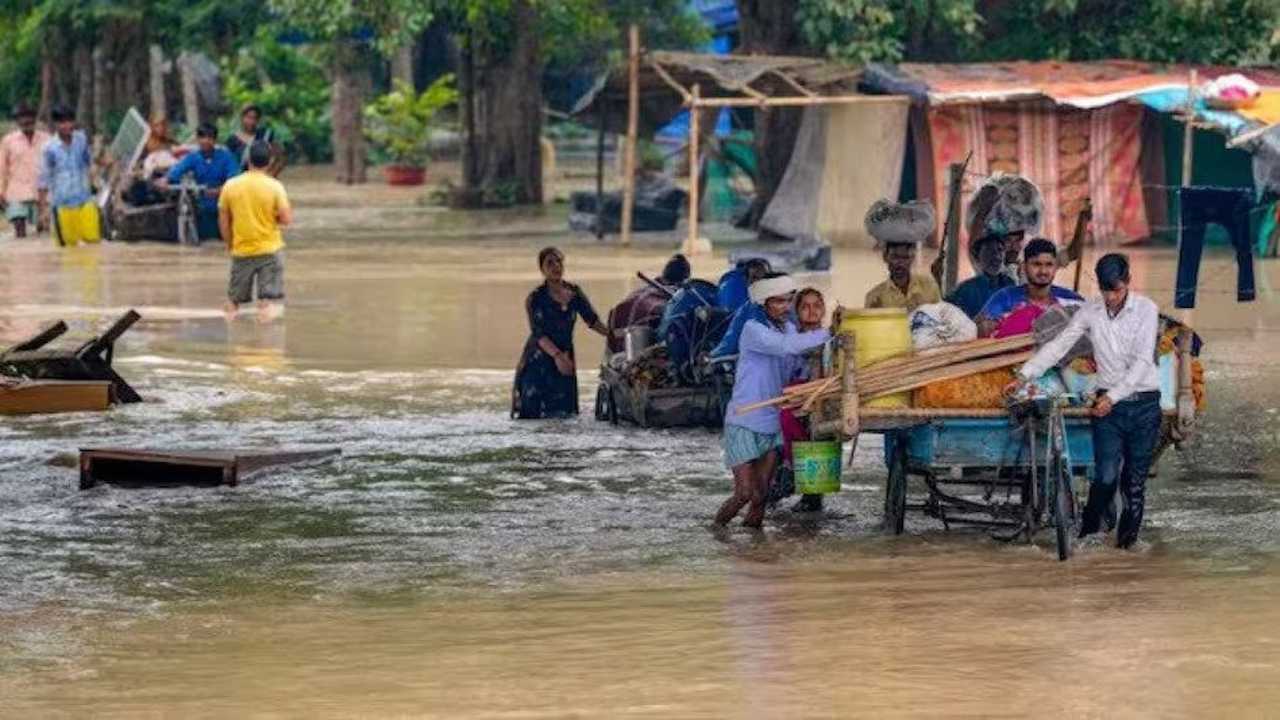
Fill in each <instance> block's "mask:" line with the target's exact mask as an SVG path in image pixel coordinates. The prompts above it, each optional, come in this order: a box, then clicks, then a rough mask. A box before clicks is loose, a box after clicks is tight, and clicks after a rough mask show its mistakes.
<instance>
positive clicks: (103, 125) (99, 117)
mask: <svg viewBox="0 0 1280 720" xmlns="http://www.w3.org/2000/svg"><path fill="white" fill-rule="evenodd" d="M92 57H93V127H94V129H95V132H96V133H97V134H99V135H105V136H106V137H111V130H112V128H108V127H107V106H108V105H109V104H110V103H109V101H108V100H107V88H108V87H110V84H109V82H108V80H107V53H106V51H105V50H104V49H103V47H102V45H97V46H95V47H94V48H93V55H92Z"/></svg>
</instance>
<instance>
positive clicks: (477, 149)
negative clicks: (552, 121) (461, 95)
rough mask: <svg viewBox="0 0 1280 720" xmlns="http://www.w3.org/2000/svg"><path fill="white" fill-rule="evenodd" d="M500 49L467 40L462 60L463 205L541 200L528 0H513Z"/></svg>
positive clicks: (538, 87)
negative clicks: (467, 54) (467, 57)
mask: <svg viewBox="0 0 1280 720" xmlns="http://www.w3.org/2000/svg"><path fill="white" fill-rule="evenodd" d="M512 12H513V13H514V18H515V19H514V22H513V23H512V27H513V28H515V32H514V34H513V35H512V36H511V37H508V38H503V39H502V40H501V42H502V43H503V47H502V49H495V48H491V47H488V46H486V45H484V44H483V43H475V42H472V43H471V44H470V45H471V46H470V48H469V52H470V53H471V55H472V57H471V60H470V62H468V63H466V65H465V66H464V71H465V72H464V75H465V77H464V79H463V82H464V90H465V91H466V92H467V98H466V100H467V102H466V103H465V104H464V107H463V112H464V113H466V114H467V115H468V117H467V118H466V121H465V123H464V126H465V127H466V128H467V134H468V136H469V137H468V138H467V142H466V143H464V145H463V152H464V158H463V168H464V176H463V191H462V195H461V197H459V198H457V202H458V203H459V204H461V205H463V206H465V207H482V206H495V205H526V204H537V203H541V202H542V150H541V147H540V144H539V141H540V139H541V137H542V49H541V47H540V46H539V43H538V35H537V32H536V30H535V29H534V28H536V27H537V12H536V11H535V10H534V8H533V5H532V3H531V2H530V0H513V2H512Z"/></svg>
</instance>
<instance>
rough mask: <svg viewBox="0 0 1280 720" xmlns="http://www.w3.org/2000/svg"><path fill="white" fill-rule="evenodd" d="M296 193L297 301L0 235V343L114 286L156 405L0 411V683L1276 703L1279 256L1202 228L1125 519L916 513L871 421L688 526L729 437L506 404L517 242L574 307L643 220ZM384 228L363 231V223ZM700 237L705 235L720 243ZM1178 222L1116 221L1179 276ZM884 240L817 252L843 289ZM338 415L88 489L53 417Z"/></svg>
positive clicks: (536, 707)
mask: <svg viewBox="0 0 1280 720" xmlns="http://www.w3.org/2000/svg"><path fill="white" fill-rule="evenodd" d="M330 192H331V196H325V197H322V198H319V199H315V198H313V200H312V204H311V205H308V204H307V203H306V202H305V201H303V202H300V203H299V205H300V208H299V215H300V226H299V227H298V228H296V229H295V230H293V231H291V236H290V249H289V251H288V261H287V263H288V269H287V273H286V274H287V287H288V293H289V308H288V313H287V315H286V316H285V317H284V318H283V319H282V320H280V321H277V322H274V323H270V324H265V325H261V324H258V323H257V322H255V321H254V320H253V319H252V318H251V317H242V318H239V319H237V320H235V321H234V322H231V323H228V322H227V321H225V320H224V319H223V318H222V316H221V314H220V312H219V309H218V308H219V303H220V302H221V298H222V291H223V288H224V283H225V274H226V265H227V262H226V260H225V258H224V257H223V255H222V254H221V253H220V252H219V251H218V249H216V248H213V247H205V248H202V249H199V250H189V249H179V248H172V247H162V246H157V245H135V246H126V245H106V246H102V247H90V248H79V249H76V250H70V251H62V252H59V251H56V250H55V249H54V248H52V247H49V246H48V245H47V244H46V243H45V242H44V241H38V242H37V241H26V242H15V241H13V240H11V239H5V240H0V256H3V263H0V345H2V344H4V343H6V342H12V341H15V340H17V339H19V338H22V337H23V336H25V335H28V334H31V333H32V332H34V331H35V330H36V329H38V328H39V327H40V326H42V325H43V324H44V323H47V322H49V321H51V320H53V319H55V318H66V319H67V320H68V321H69V322H70V323H71V325H72V326H73V332H74V333H75V334H76V335H77V336H79V337H83V336H87V335H88V334H90V333H91V331H92V329H93V328H96V327H101V325H102V324H103V323H105V322H106V320H107V319H108V318H109V317H111V316H112V315H113V314H116V313H118V312H121V311H123V309H125V308H128V307H136V308H138V309H139V310H140V311H141V312H142V313H143V315H144V317H145V320H144V321H143V322H142V323H141V324H140V325H139V326H137V327H136V328H135V329H134V330H132V331H131V332H130V333H128V334H127V335H126V336H125V338H124V340H123V341H122V342H121V344H120V347H119V350H118V359H117V366H118V368H119V369H120V371H121V372H122V374H123V375H125V376H126V377H128V378H129V379H130V380H131V381H133V383H134V384H135V385H136V386H137V388H138V390H139V391H140V392H141V393H142V395H143V396H144V397H146V398H147V402H145V403H143V404H140V405H134V406H127V407H119V408H116V409H114V410H112V411H111V412H109V413H107V414H105V415H101V414H77V415H64V416H44V417H30V418H0V716H3V717H15V718H16V717H21V718H27V717H80V716H92V717H139V716H141V717H247V716H266V717H491V718H538V717H566V716H569V717H662V718H684V717H751V718H754V717H847V716H873V717H881V716H906V715H919V716H931V717H932V716H955V715H961V716H965V715H967V716H991V715H999V716H1028V715H1036V716H1070V717H1112V716H1119V717H1136V716H1149V717H1189V716H1196V717H1200V716H1236V717H1261V716H1266V715H1270V714H1273V713H1275V712H1276V710H1275V708H1277V707H1280V682H1278V681H1280V603H1277V602H1276V598H1277V597H1280V533H1278V532H1277V531H1278V530H1280V465H1277V462H1278V461H1280V457H1278V455H1280V442H1278V440H1277V432H1278V430H1280V426H1278V424H1277V420H1278V419H1277V415H1276V408H1277V407H1280V389H1278V388H1280V385H1278V384H1277V380H1278V379H1280V370H1277V369H1276V364H1275V362H1274V359H1273V353H1275V352H1276V348H1280V343H1278V342H1277V335H1276V333H1277V331H1278V330H1280V306H1278V305H1277V303H1276V300H1275V297H1274V294H1273V292H1272V290H1271V287H1272V285H1273V284H1275V283H1276V282H1277V280H1278V279H1280V271H1278V270H1277V268H1280V265H1276V264H1274V262H1268V263H1262V264H1260V270H1261V278H1262V288H1261V290H1260V300H1259V301H1258V302H1257V303H1254V304H1251V305H1237V304H1236V303H1235V302H1234V289H1233V287H1232V283H1233V282H1234V266H1233V261H1232V259H1231V258H1229V257H1227V256H1225V255H1214V256H1212V257H1211V258H1209V259H1208V260H1207V261H1206V267H1205V270H1204V280H1203V282H1202V292H1201V308H1200V309H1198V310H1197V311H1196V315H1195V317H1194V321H1195V323H1196V325H1197V327H1198V328H1199V330H1200V331H1201V332H1202V334H1203V335H1204V337H1205V339H1206V342H1207V348H1206V361H1207V364H1208V366H1209V376H1208V377H1209V380H1208V382H1209V393H1210V405H1209V409H1208V411H1207V414H1206V416H1205V417H1204V419H1203V422H1202V425H1201V434H1200V436H1199V438H1198V439H1197V440H1196V441H1195V442H1194V443H1191V444H1190V445H1189V446H1188V447H1187V448H1186V449H1185V450H1184V451H1182V452H1180V453H1174V452H1170V453H1169V454H1168V455H1167V456H1166V458H1165V459H1164V461H1163V463H1162V465H1161V467H1160V474H1159V477H1158V478H1157V479H1156V480H1154V481H1153V483H1152V486H1151V490H1150V493H1149V501H1148V506H1149V513H1148V518H1149V524H1148V526H1147V529H1146V530H1145V533H1144V537H1145V539H1146V540H1145V542H1144V543H1143V545H1142V547H1141V548H1140V549H1139V550H1137V551H1135V552H1122V551H1117V550H1114V549H1109V548H1106V547H1104V546H1101V545H1099V544H1091V545H1088V546H1086V547H1083V548H1082V549H1081V550H1080V551H1079V554H1078V555H1077V557H1076V558H1074V559H1073V560H1072V561H1070V562H1069V563H1058V562H1057V561H1056V559H1055V556H1054V554H1053V552H1052V550H1051V548H1050V547H1049V546H1048V545H1046V544H1043V543H1042V544H1038V545H1035V546H1027V545H1003V544H1000V543H997V542H995V541H993V540H991V539H990V538H988V537H987V536H985V535H984V534H982V533H975V532H956V531H953V532H950V533H948V532H944V531H943V530H942V529H941V527H940V526H939V525H937V524H936V523H933V522H932V521H927V520H924V519H922V518H916V517H912V518H910V519H909V523H908V534H907V535H906V536H904V537H900V538H885V537H882V536H881V535H880V534H879V532H878V529H877V523H878V520H879V513H880V507H881V502H882V500H881V498H882V491H881V483H882V482H883V469H882V467H881V465H880V447H879V445H878V444H877V443H876V441H875V440H874V439H873V438H872V439H868V440H867V441H865V442H863V443H862V444H861V446H860V447H859V448H858V454H857V457H856V458H855V466H854V470H853V471H852V472H851V474H850V475H849V476H847V477H846V482H845V489H844V491H843V492H842V493H840V494H839V495H837V496H835V497H833V498H829V502H828V508H827V513H826V516H825V517H823V518H822V519H821V520H813V519H807V518H801V517H797V516H792V515H790V514H789V513H787V512H782V511H780V512H778V513H775V514H774V515H773V516H772V517H771V519H770V520H769V521H768V522H767V523H766V528H765V531H764V532H763V533H762V534H755V533H751V532H748V531H744V530H740V529H736V528H735V529H733V530H732V531H730V532H729V533H727V534H724V535H717V534H714V533H712V532H710V531H709V530H708V528H707V523H708V520H709V518H710V517H711V515H712V513H713V512H714V510H715V508H716V506H717V504H718V503H719V501H720V500H721V499H722V498H723V497H724V496H725V495H726V494H727V492H728V488H729V480H728V475H727V473H726V471H725V470H723V468H722V466H721V462H720V453H719V449H718V445H717V437H716V436H715V435H713V434H711V433H708V432H705V431H686V432H654V431H648V432H646V431H638V430H635V429H629V428H615V427H611V426H609V425H607V424H602V423H598V422H596V421H595V420H593V419H592V418H591V417H590V414H589V407H590V405H589V400H590V398H591V397H593V395H594V375H593V373H592V372H590V369H589V367H588V366H591V365H594V364H595V359H596V358H597V357H598V354H599V352H600V347H601V341H600V339H599V338H596V337H593V336H591V335H590V334H588V333H586V332H585V331H583V332H582V334H580V336H579V338H578V347H579V357H580V364H581V365H583V366H584V367H583V371H582V372H580V378H579V379H580V382H581V386H582V395H583V407H584V410H586V411H588V414H586V415H584V416H583V417H581V418H580V419H577V420H572V421H554V422H541V423H531V422H525V423H516V422H513V421H511V420H509V419H508V417H507V409H508V407H509V398H510V382H511V368H512V366H513V364H514V362H515V360H516V357H517V355H518V353H519V349H520V346H521V344H522V343H523V341H524V335H525V332H526V326H525V320H524V317H523V299H524V296H525V294H526V293H527V292H528V291H529V289H530V288H531V287H533V286H534V284H535V283H536V282H537V278H536V268H535V261H534V255H535V253H536V251H537V249H538V248H539V247H540V246H541V245H543V244H551V243H556V244H559V245H561V246H562V247H564V248H565V249H566V251H567V253H568V268H569V275H570V276H571V278H572V279H574V280H576V281H578V282H579V283H581V284H582V285H583V287H584V288H585V289H586V291H587V292H588V293H589V295H590V297H591V299H592V300H593V302H594V303H595V305H596V307H597V309H599V310H601V311H602V312H603V311H605V310H606V309H607V308H608V306H609V305H611V304H612V303H613V302H615V301H616V300H617V299H619V298H620V297H621V296H622V295H623V294H624V293H625V292H627V291H628V290H629V289H630V288H632V287H634V286H635V285H636V284H637V280H636V279H635V278H634V271H635V270H637V269H643V270H646V271H649V272H657V271H658V269H659V268H660V267H661V262H662V259H663V257H664V255H665V254H667V253H668V252H670V246H669V245H665V244H662V243H654V242H651V241H647V242H646V243H645V244H642V245H638V246H636V247H635V248H632V249H629V250H621V249H618V248H616V247H612V246H598V245H596V244H595V243H594V241H593V240H591V239H587V238H575V237H570V236H568V235H566V234H564V233H562V232H559V230H558V229H559V228H560V227H563V225H562V224H561V223H562V219H561V218H559V217H554V216H553V217H551V218H546V217H539V216H536V215H529V214H527V213H510V214H504V213H497V214H486V215H483V216H467V215H456V214H453V213H445V212H441V211H438V210H430V209H426V208H418V207H413V206H412V205H409V206H407V207H406V206H405V204H404V203H400V204H395V203H391V202H384V203H382V204H381V205H379V204H378V203H362V202H361V201H360V200H359V199H358V198H356V199H352V198H351V197H347V196H342V195H339V194H337V193H332V191H330ZM370 228H376V229H370ZM724 264H725V260H724V255H723V251H722V250H718V252H717V254H716V255H715V256H714V257H711V258H702V259H699V260H697V261H696V262H695V272H696V274H699V275H701V276H705V277H713V276H715V275H717V274H718V273H719V272H720V271H721V270H722V268H723V267H724ZM1172 267H1173V258H1172V252H1171V251H1170V250H1167V249H1157V250H1144V251H1141V252H1139V253H1137V254H1136V268H1137V269H1136V275H1137V278H1136V280H1137V284H1138V286H1140V287H1143V288H1146V289H1148V291H1149V292H1150V294H1152V295H1153V296H1154V297H1155V298H1156V299H1157V300H1158V301H1160V302H1161V303H1162V304H1164V305H1166V306H1167V305H1168V303H1169V300H1170V298H1171V294H1172V292H1171V291H1172V288H1171V285H1172V275H1173V270H1172ZM879 272H880V270H879V265H878V263H877V261H876V258H875V257H874V256H873V255H872V254H871V253H869V252H865V251H852V250H849V251H840V252H838V253H837V254H836V271H835V273H834V274H832V275H830V276H826V275H820V276H814V277H813V278H811V281H812V282H814V283H815V284H818V285H819V286H820V287H823V288H825V289H828V290H830V291H831V293H832V294H833V295H834V296H836V297H838V298H839V299H841V300H843V301H844V302H846V303H848V304H850V305H854V306H856V305H858V304H859V300H860V297H861V295H862V293H863V292H865V290H866V289H867V288H868V287H869V286H870V285H871V283H872V282H874V281H875V280H876V279H877V276H878V274H879ZM94 445H113V446H127V447H170V446H186V447H206V448H228V447H251V448H274V447H290V448H319V447H329V446H337V447H341V449H342V451H343V456H342V458H341V460H339V461H337V462H334V463H328V464H321V465H315V466H310V467H301V468H292V469H287V470H283V471H279V472H274V473H267V474H264V475H261V476H259V477H258V478H256V479H254V480H253V481H251V482H248V483H245V484H243V485H241V486H239V487H236V488H219V489H209V488H204V489H199V488H170V489H133V490H128V489H120V488H112V487H98V488H95V489H93V490H90V491H87V492H80V491H78V490H77V486H76V471H75V452H76V449H77V448H79V447H85V446H94Z"/></svg>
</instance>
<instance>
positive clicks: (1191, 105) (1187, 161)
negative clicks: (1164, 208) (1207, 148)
mask: <svg viewBox="0 0 1280 720" xmlns="http://www.w3.org/2000/svg"><path fill="white" fill-rule="evenodd" d="M1199 84H1200V83H1199V79H1198V75H1197V73H1196V70H1195V69H1194V68H1192V70H1191V74H1190V76H1189V77H1188V78H1187V108H1186V111H1185V112H1186V117H1185V118H1183V119H1184V120H1185V121H1186V124H1187V125H1186V128H1185V129H1184V130H1183V131H1182V187H1187V186H1188V185H1190V184H1191V160H1192V146H1193V145H1194V144H1195V143H1194V142H1193V141H1194V139H1195V129H1196V87H1197V86H1198V85H1199Z"/></svg>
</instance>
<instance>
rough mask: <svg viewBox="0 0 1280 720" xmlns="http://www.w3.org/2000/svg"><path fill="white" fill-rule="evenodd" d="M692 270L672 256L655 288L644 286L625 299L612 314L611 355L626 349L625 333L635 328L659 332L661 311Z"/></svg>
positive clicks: (679, 258) (610, 312) (683, 259)
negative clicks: (639, 326)
mask: <svg viewBox="0 0 1280 720" xmlns="http://www.w3.org/2000/svg"><path fill="white" fill-rule="evenodd" d="M691 272H692V269H691V268H690V266H689V259H688V258H686V257H685V256H684V255H681V254H679V253H677V254H675V255H672V256H671V259H670V260H668V261H667V264H666V266H664V267H663V268H662V274H661V275H659V276H658V279H657V280H655V281H654V282H655V283H656V285H657V286H656V287H655V286H654V285H650V284H649V283H644V284H643V285H641V286H640V287H638V288H636V289H635V290H633V291H632V292H631V294H630V295H628V296H627V297H625V298H623V300H622V302H620V303H618V304H617V305H615V306H614V307H613V309H612V310H610V311H609V320H608V322H607V323H605V324H606V325H607V326H608V328H609V333H610V334H609V339H608V341H607V342H608V346H609V352H611V353H620V352H622V351H623V350H625V349H626V330H627V328H629V327H632V326H635V325H642V326H645V327H649V328H655V329H656V328H657V327H658V321H660V320H661V319H662V310H663V308H665V307H666V305H667V301H668V300H670V299H671V296H672V295H674V294H675V292H676V290H679V289H680V286H681V285H684V283H685V281H687V280H688V279H689V275H690V274H691Z"/></svg>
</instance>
